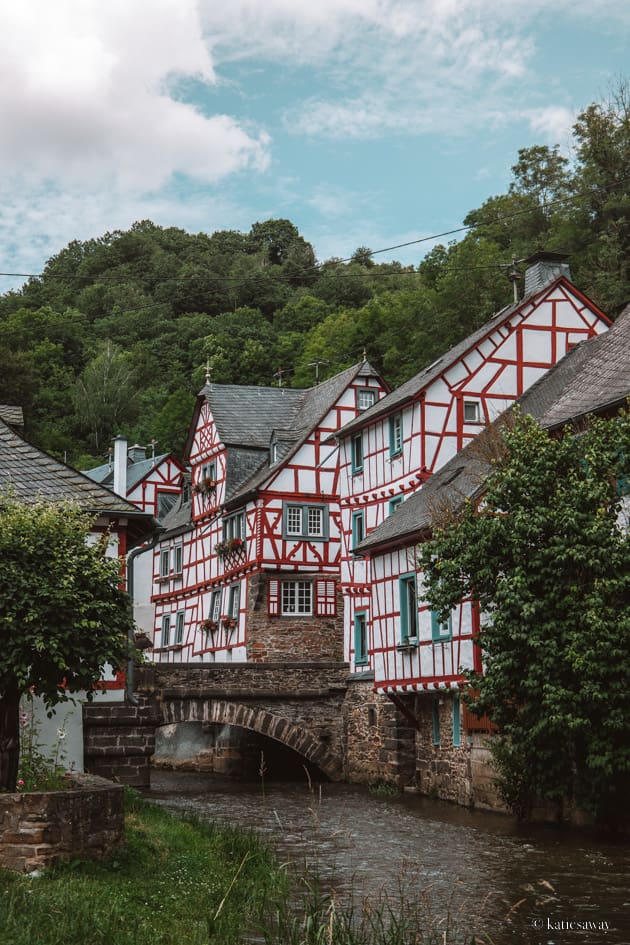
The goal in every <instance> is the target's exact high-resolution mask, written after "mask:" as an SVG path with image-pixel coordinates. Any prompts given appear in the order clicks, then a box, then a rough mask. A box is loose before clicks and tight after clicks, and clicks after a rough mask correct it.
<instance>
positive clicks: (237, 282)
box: [0, 174, 630, 312]
mask: <svg viewBox="0 0 630 945" xmlns="http://www.w3.org/2000/svg"><path fill="white" fill-rule="evenodd" d="M628 181H630V174H629V175H627V176H626V177H622V178H621V179H620V180H618V181H615V182H614V183H613V184H610V185H608V186H607V187H594V188H593V187H591V188H587V189H586V190H582V191H578V192H577V193H575V194H572V195H569V196H567V197H559V198H558V199H556V200H551V201H549V202H546V203H544V204H543V205H537V206H535V207H524V208H523V209H521V210H515V211H514V212H513V213H509V214H505V215H503V216H496V217H494V218H492V219H490V220H483V221H479V222H476V223H465V224H462V226H459V227H454V228H453V229H450V230H443V231H442V232H440V233H434V234H432V235H430V236H420V237H418V238H417V239H413V240H408V241H407V242H405V243H396V244H395V245H393V246H385V247H383V248H382V249H374V250H370V252H369V255H370V257H371V256H377V255H379V254H381V253H390V252H393V251H394V250H396V249H405V248H407V247H409V246H417V245H420V244H421V243H428V242H431V241H433V240H438V239H442V238H443V237H445V236H454V235H456V234H457V233H464V232H468V231H469V230H475V229H479V228H481V227H484V226H494V225H496V224H498V223H506V222H509V221H510V220H514V219H516V218H518V217H522V216H526V215H527V214H530V213H537V212H540V211H541V210H542V211H543V212H547V211H548V210H549V209H552V208H554V207H558V206H561V205H564V204H570V203H575V202H577V201H579V200H581V199H582V198H583V197H587V196H589V195H593V194H597V193H602V192H603V193H605V192H607V191H610V190H615V189H616V188H617V187H620V186H621V185H622V184H625V183H627V182H628ZM366 255H368V254H367V253H366ZM352 261H353V256H347V257H345V258H343V259H333V260H325V261H324V262H321V263H315V264H313V265H311V266H302V267H300V268H298V270H297V272H295V273H294V274H293V275H292V276H291V277H288V276H287V275H286V273H283V274H279V275H280V278H279V280H278V281H282V279H283V277H284V279H286V280H287V281H288V279H289V278H295V276H296V275H299V274H304V275H305V274H307V273H309V272H317V271H319V272H321V271H322V270H326V269H329V268H333V267H334V266H336V265H341V264H344V263H348V262H352ZM510 265H511V263H496V264H493V265H489V266H487V267H486V266H470V267H468V266H461V267H457V266H452V267H441V268H442V270H443V271H448V269H451V270H453V271H457V270H460V271H464V272H465V271H472V270H475V269H484V268H488V269H494V268H503V267H506V268H509V266H510ZM263 274H265V269H264V268H263V267H261V269H260V271H259V273H252V274H251V276H248V277H245V278H240V279H231V278H229V277H227V278H224V279H218V280H217V282H218V284H219V285H224V286H232V287H234V288H238V287H239V286H243V285H246V284H247V282H248V281H251V280H255V279H256V278H260V277H262V276H263ZM407 274H408V275H412V274H415V275H417V274H418V272H417V270H415V269H414V270H395V271H393V272H391V273H390V272H387V273H370V272H366V273H356V274H355V273H344V274H343V276H341V277H340V276H338V277H337V278H365V277H366V276H367V277H371V276H374V277H379V276H387V277H391V276H396V275H407ZM43 275H44V273H32V272H31V273H27V272H0V276H16V277H24V278H33V279H39V278H41V277H42V276H43ZM127 283H128V280H125V281H124V282H123V281H110V282H102V283H101V284H102V285H103V286H104V287H105V288H107V287H110V286H116V285H126V284H127ZM89 284H90V283H86V285H89ZM161 304H162V305H168V304H170V303H168V302H162V303H161V302H151V303H150V304H149V305H146V306H139V307H138V308H135V309H130V311H135V312H137V311H142V310H143V309H145V308H151V307H153V306H155V305H161Z"/></svg>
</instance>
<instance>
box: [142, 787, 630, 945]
mask: <svg viewBox="0 0 630 945" xmlns="http://www.w3.org/2000/svg"><path fill="white" fill-rule="evenodd" d="M152 797H153V799H154V800H156V801H158V802H159V803H161V804H164V805H165V806H167V807H169V808H171V809H173V810H177V811H184V812H194V813H195V814H197V815H200V816H202V817H207V818H209V819H211V820H214V821H219V822H225V823H230V824H239V825H241V826H244V827H252V828H255V829H256V830H258V831H260V832H261V833H262V834H264V835H265V836H266V837H267V838H268V839H269V841H270V842H271V843H272V844H273V846H274V847H275V848H276V849H277V851H278V853H279V855H280V857H281V858H282V859H284V860H289V859H290V860H292V861H293V862H294V863H295V864H296V867H301V866H304V865H308V866H311V867H314V868H315V870H316V871H317V872H318V873H319V875H320V876H321V877H322V880H323V882H324V884H325V885H326V886H327V887H328V888H332V889H334V890H335V891H336V893H337V894H338V895H339V896H340V897H343V896H345V897H349V896H350V895H351V890H354V893H355V895H356V894H357V891H359V892H360V893H363V894H365V895H366V896H368V897H370V898H371V899H374V898H375V897H376V896H377V895H378V894H379V893H381V892H382V891H383V890H385V891H386V892H387V893H388V894H389V895H390V896H393V897H395V896H396V895H397V894H398V891H399V890H401V889H402V890H404V893H405V895H406V896H407V897H408V898H414V899H420V898H421V899H422V900H423V902H426V903H428V908H429V909H430V911H431V913H432V915H433V918H434V921H436V922H438V921H445V920H446V916H447V914H450V915H452V916H455V917H456V921H457V922H458V923H459V925H460V926H463V925H467V926H468V927H472V928H473V929H475V930H476V931H478V932H484V933H485V934H487V935H488V936H489V937H490V938H491V941H492V943H493V945H511V943H525V945H549V943H553V945H573V943H575V945H630V842H628V841H624V842H621V841H619V842H614V841H612V840H610V839H609V838H605V837H599V836H597V835H596V834H594V833H587V832H576V831H573V832H569V831H561V830H558V829H556V828H554V827H535V828H534V827H521V826H519V825H517V824H515V823H514V821H513V820H512V819H511V818H509V817H506V816H502V815H499V814H490V813H485V812H480V811H469V810H465V809H462V808H458V807H455V806H453V805H450V804H445V803H442V802H439V801H434V800H431V799H429V798H419V797H415V796H403V797H398V796H396V797H379V796H374V795H372V794H370V793H369V792H368V791H367V790H366V789H364V788H361V787H357V786H355V785H343V784H322V785H321V788H320V785H318V784H315V785H313V786H312V787H311V788H309V785H308V784H277V783H276V784H271V785H266V786H265V789H264V792H263V790H262V787H261V785H260V784H251V783H241V782H235V781H228V780H225V779H221V778H218V777H217V776H215V775H202V774H189V773H182V772H166V771H159V772H155V773H154V775H153V779H152Z"/></svg>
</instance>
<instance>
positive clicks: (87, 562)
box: [0, 494, 133, 705]
mask: <svg viewBox="0 0 630 945" xmlns="http://www.w3.org/2000/svg"><path fill="white" fill-rule="evenodd" d="M89 534H90V522H89V520H88V518H87V517H86V516H85V514H84V513H82V512H80V511H79V510H78V509H77V508H76V507H74V506H72V505H68V504H64V505H59V506H55V505H48V504H45V503H43V502H42V503H38V504H35V505H22V504H20V503H19V502H18V501H17V500H16V499H15V498H13V497H12V496H11V495H7V494H5V495H3V496H2V499H1V502H0V560H1V561H2V568H0V609H1V610H2V621H1V623H0V692H2V693H5V692H6V691H7V690H9V689H10V688H11V687H17V689H18V690H19V691H20V692H26V691H27V690H28V689H30V688H31V687H32V686H34V687H35V690H36V692H37V694H38V695H40V696H42V697H43V699H44V700H45V702H46V703H47V704H48V705H54V704H55V703H57V702H62V701H65V700H66V699H67V698H68V693H71V692H73V691H76V690H78V689H87V690H91V689H92V686H93V685H94V684H95V683H96V682H98V680H99V679H100V676H101V671H102V668H103V666H104V665H105V664H106V663H109V664H111V665H112V667H113V668H114V669H117V668H119V667H120V666H121V665H122V664H123V662H124V660H125V659H126V657H127V652H128V650H127V634H128V633H129V631H130V630H132V629H133V620H132V617H131V612H130V607H129V599H128V597H127V595H126V594H125V593H124V592H123V591H122V590H120V588H119V586H118V585H119V581H120V573H119V564H118V560H117V559H111V558H107V557H106V556H105V554H104V548H103V547H102V545H101V544H94V543H88V536H89Z"/></svg>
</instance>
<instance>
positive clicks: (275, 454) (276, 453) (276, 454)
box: [269, 440, 280, 466]
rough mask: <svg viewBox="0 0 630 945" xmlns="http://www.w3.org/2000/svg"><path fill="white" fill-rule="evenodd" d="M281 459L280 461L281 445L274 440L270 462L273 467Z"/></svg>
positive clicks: (270, 451)
mask: <svg viewBox="0 0 630 945" xmlns="http://www.w3.org/2000/svg"><path fill="white" fill-rule="evenodd" d="M279 459H280V444H279V443H278V441H277V440H274V441H273V442H272V444H271V448H270V450H269V462H270V463H271V465H272V466H273V465H274V464H275V463H277V462H278V460H279Z"/></svg>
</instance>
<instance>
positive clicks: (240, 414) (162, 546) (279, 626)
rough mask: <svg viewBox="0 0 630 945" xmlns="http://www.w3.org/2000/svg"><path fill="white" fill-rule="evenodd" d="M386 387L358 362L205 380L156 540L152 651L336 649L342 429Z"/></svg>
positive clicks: (241, 657) (317, 654) (251, 654)
mask: <svg viewBox="0 0 630 945" xmlns="http://www.w3.org/2000/svg"><path fill="white" fill-rule="evenodd" d="M384 393H385V387H384V385H383V383H382V382H381V381H380V379H379V377H378V376H377V374H376V373H375V371H374V370H373V369H372V368H371V367H370V365H369V364H368V363H367V362H363V363H360V364H357V365H355V366H354V367H351V368H349V369H348V370H346V371H344V372H342V373H341V374H338V375H336V376H335V377H333V378H331V379H330V380H328V381H325V382H324V383H322V384H319V385H318V386H316V387H313V388H311V389H309V390H297V389H290V388H265V387H248V386H236V385H221V384H211V383H207V384H206V386H205V387H204V388H203V390H202V391H201V394H200V395H199V397H198V399H197V404H196V407H195V411H194V415H193V420H192V424H191V428H190V433H189V437H188V442H187V446H186V459H187V461H188V462H189V464H190V476H189V477H187V478H186V480H185V484H184V489H183V492H182V497H181V502H180V504H179V505H178V507H177V508H175V509H174V510H173V511H172V512H171V513H170V514H169V515H168V516H167V517H166V519H165V521H164V524H165V525H166V528H167V530H166V532H165V533H164V535H163V536H162V539H161V541H160V543H159V545H158V546H157V548H156V552H155V559H154V575H153V587H154V595H153V600H154V603H155V609H156V617H155V620H156V622H155V630H154V650H153V653H154V659H156V660H161V661H165V660H169V661H183V662H190V661H215V660H220V661H221V660H228V661H229V660H234V661H245V660H250V661H273V660H290V661H300V660H307V661H318V660H320V661H321V660H331V659H332V660H335V659H337V660H338V659H341V658H342V653H343V613H342V609H341V607H340V597H339V593H338V586H339V561H340V554H341V523H340V511H339V463H338V454H337V449H336V447H335V446H334V445H331V444H330V443H325V442H324V441H325V440H327V439H328V438H329V437H330V436H331V435H332V434H333V433H334V432H335V431H337V430H339V429H340V427H342V426H343V425H344V424H345V423H347V422H348V421H349V420H351V419H352V418H354V417H355V416H356V415H357V414H358V413H359V412H360V411H361V410H362V409H365V408H366V406H367V405H368V404H369V403H372V402H374V401H375V400H377V399H378V398H379V397H380V396H382V395H383V394H384Z"/></svg>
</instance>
